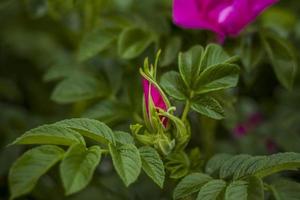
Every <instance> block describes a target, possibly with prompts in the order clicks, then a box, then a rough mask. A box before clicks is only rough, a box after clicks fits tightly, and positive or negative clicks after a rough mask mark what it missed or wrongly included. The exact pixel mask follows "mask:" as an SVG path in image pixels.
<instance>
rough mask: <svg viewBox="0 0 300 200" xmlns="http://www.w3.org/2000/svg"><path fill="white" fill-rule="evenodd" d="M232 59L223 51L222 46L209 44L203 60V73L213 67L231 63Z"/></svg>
mask: <svg viewBox="0 0 300 200" xmlns="http://www.w3.org/2000/svg"><path fill="white" fill-rule="evenodd" d="M229 59H230V57H229V56H228V54H227V53H226V52H225V51H224V50H223V49H222V47H221V46H220V45H217V44H209V45H208V46H207V47H206V48H205V51H204V56H203V59H202V60H201V71H203V70H204V69H206V68H208V67H211V66H213V65H219V64H223V63H225V62H227V63H228V62H229V61H230V60H229Z"/></svg>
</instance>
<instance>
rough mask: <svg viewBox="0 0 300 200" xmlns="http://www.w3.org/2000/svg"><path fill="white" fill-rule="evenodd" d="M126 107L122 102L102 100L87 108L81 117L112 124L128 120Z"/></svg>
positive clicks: (128, 114) (128, 115)
mask: <svg viewBox="0 0 300 200" xmlns="http://www.w3.org/2000/svg"><path fill="white" fill-rule="evenodd" d="M128 107H129V106H128V105H126V104H124V103H122V102H114V101H109V100H104V101H101V102H99V103H97V104H96V105H93V106H91V107H90V108H88V109H87V110H86V111H85V112H84V113H83V115H82V116H83V117H86V118H92V119H97V120H99V121H102V122H104V123H112V124H113V123H117V122H120V121H124V120H128V118H129V117H130V114H131V113H129V109H128Z"/></svg>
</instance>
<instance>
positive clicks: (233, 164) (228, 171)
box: [220, 154, 251, 179]
mask: <svg viewBox="0 0 300 200" xmlns="http://www.w3.org/2000/svg"><path fill="white" fill-rule="evenodd" d="M249 158H251V156H250V155H245V154H241V155H236V156H233V157H232V158H230V159H228V160H227V161H225V162H224V163H223V165H222V166H221V168H220V178H222V179H223V178H227V177H231V176H232V175H233V174H234V173H235V172H236V170H237V169H239V168H240V167H241V164H242V163H243V161H244V160H247V159H249Z"/></svg>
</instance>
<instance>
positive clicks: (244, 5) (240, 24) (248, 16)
mask: <svg viewBox="0 0 300 200" xmlns="http://www.w3.org/2000/svg"><path fill="white" fill-rule="evenodd" d="M276 2H277V0H235V1H234V2H233V3H232V4H231V5H230V6H229V7H227V8H225V9H224V10H222V11H221V12H220V15H219V18H218V19H219V23H220V26H221V27H222V30H223V32H224V34H226V35H229V36H236V35H238V34H239V33H240V32H241V31H242V30H243V29H244V28H245V27H246V26H247V25H248V24H250V23H251V22H253V21H254V20H255V19H256V17H257V16H258V15H259V14H261V12H263V11H264V10H265V9H266V8H268V7H269V6H271V5H272V4H274V3H276ZM226 12H227V13H226ZM222 14H223V18H222Z"/></svg>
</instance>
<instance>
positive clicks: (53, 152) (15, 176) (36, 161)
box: [9, 145, 64, 199]
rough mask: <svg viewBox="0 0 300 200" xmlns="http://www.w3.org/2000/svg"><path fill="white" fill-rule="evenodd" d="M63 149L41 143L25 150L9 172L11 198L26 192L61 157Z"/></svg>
mask: <svg viewBox="0 0 300 200" xmlns="http://www.w3.org/2000/svg"><path fill="white" fill-rule="evenodd" d="M63 155H64V150H63V149H61V148H59V147H57V146H52V145H43V146H39V147H36V148H33V149H31V150H29V151H27V152H25V153H24V154H23V155H22V156H21V157H20V158H18V160H17V161H16V162H15V163H14V164H13V166H12V167H11V169H10V172H9V186H10V192H11V197H10V198H11V199H14V198H17V197H19V196H22V195H25V194H28V193H29V192H30V191H31V190H32V189H33V188H34V186H35V185H36V183H37V182H38V179H39V178H40V177H41V176H42V175H43V174H45V173H46V172H47V171H48V170H49V169H50V168H51V167H52V166H54V165H55V164H56V163H57V162H58V161H59V160H61V159H62V158H63Z"/></svg>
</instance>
